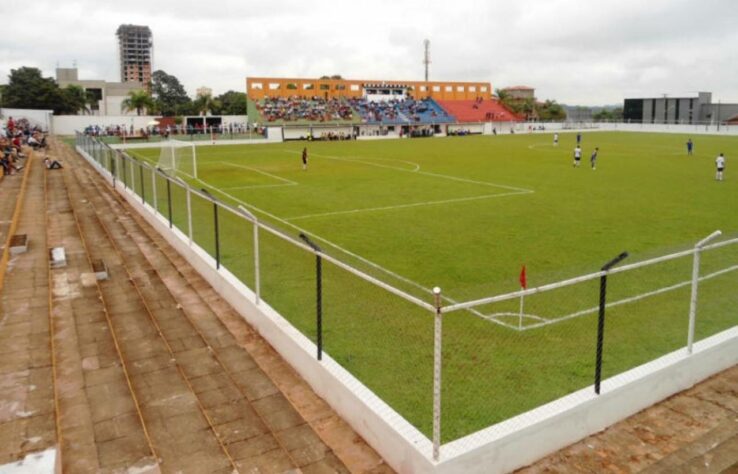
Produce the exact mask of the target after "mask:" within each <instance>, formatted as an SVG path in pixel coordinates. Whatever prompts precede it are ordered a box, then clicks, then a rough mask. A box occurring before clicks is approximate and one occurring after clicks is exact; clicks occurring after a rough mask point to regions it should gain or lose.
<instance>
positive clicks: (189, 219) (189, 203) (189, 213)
mask: <svg viewBox="0 0 738 474" xmlns="http://www.w3.org/2000/svg"><path fill="white" fill-rule="evenodd" d="M177 179H179V180H180V181H181V182H182V185H183V186H184V187H185V196H186V198H187V236H188V237H189V239H190V242H189V245H190V247H192V192H191V191H190V186H189V185H188V184H187V183H185V182H184V181H182V180H181V179H180V178H177Z"/></svg>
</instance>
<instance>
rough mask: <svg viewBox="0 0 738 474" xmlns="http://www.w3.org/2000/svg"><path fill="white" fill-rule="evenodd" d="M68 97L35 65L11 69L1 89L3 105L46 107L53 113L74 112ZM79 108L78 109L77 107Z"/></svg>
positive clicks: (21, 107) (25, 107)
mask: <svg viewBox="0 0 738 474" xmlns="http://www.w3.org/2000/svg"><path fill="white" fill-rule="evenodd" d="M67 99H68V97H67V96H66V95H65V94H64V93H63V92H62V90H61V89H60V88H59V85H58V84H57V83H56V81H54V79H52V78H50V77H43V76H42V75H41V70H40V69H38V68H35V67H25V66H24V67H21V68H18V69H11V70H10V75H9V76H8V84H7V86H6V87H5V89H4V90H3V107H14V108H19V109H46V110H49V109H50V110H53V111H54V113H55V114H64V113H75V112H76V110H74V106H70V104H69V103H68V100H67ZM77 110H79V109H77Z"/></svg>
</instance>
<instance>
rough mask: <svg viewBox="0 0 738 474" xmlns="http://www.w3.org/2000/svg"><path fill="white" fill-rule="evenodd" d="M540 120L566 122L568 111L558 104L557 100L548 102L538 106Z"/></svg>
mask: <svg viewBox="0 0 738 474" xmlns="http://www.w3.org/2000/svg"><path fill="white" fill-rule="evenodd" d="M536 109H537V114H538V118H539V119H541V120H564V119H565V118H566V111H565V110H564V108H563V107H562V106H561V104H557V103H556V101H555V100H547V101H546V102H544V103H542V104H536Z"/></svg>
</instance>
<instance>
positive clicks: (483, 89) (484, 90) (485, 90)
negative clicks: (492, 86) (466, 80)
mask: <svg viewBox="0 0 738 474" xmlns="http://www.w3.org/2000/svg"><path fill="white" fill-rule="evenodd" d="M479 90H480V91H482V92H487V86H482V87H480V88H479Z"/></svg>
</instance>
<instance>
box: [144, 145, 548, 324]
mask: <svg viewBox="0 0 738 474" xmlns="http://www.w3.org/2000/svg"><path fill="white" fill-rule="evenodd" d="M287 152H289V151H287ZM294 153H297V154H299V152H294ZM142 158H143V159H144V160H147V161H148V159H147V158H146V157H142ZM336 159H338V160H341V158H336ZM344 161H349V160H344ZM365 164H370V163H365ZM370 165H371V166H379V167H381V168H391V169H395V170H399V171H406V172H411V173H413V172H415V171H410V170H406V169H404V168H392V167H387V166H382V165H377V164H376V163H371V164H370ZM179 173H181V174H183V175H185V176H187V177H189V178H190V179H193V180H195V181H197V182H199V183H200V184H202V185H203V186H206V187H208V188H210V189H212V190H214V191H216V192H219V193H220V194H222V195H223V196H226V197H228V198H230V199H232V200H233V201H235V202H238V203H240V204H242V205H243V206H244V207H247V208H249V209H252V210H254V211H256V212H259V213H261V214H263V215H265V216H267V217H270V218H271V219H274V220H275V221H277V222H281V223H282V224H284V225H286V226H289V227H291V228H293V229H295V230H297V231H298V232H304V233H306V234H309V235H310V236H311V237H313V238H314V239H315V240H319V241H321V242H323V243H325V244H327V245H328V246H330V247H333V248H334V249H336V250H338V251H340V252H343V253H345V254H346V255H349V256H351V257H353V258H355V259H357V260H358V261H360V262H362V263H365V264H366V265H369V266H370V267H372V268H374V269H376V270H378V271H380V272H383V273H385V274H386V275H389V276H391V277H392V278H395V279H397V280H399V281H401V282H403V283H407V284H409V285H411V286H413V287H415V288H417V289H420V290H422V291H423V292H425V293H427V294H428V295H432V294H433V290H431V289H430V288H427V287H425V286H423V285H421V284H420V283H417V282H415V281H413V280H411V279H409V278H406V277H404V276H402V275H400V274H398V273H395V272H393V271H392V270H389V269H387V268H385V267H383V266H381V265H379V264H377V263H374V262H372V261H371V260H369V259H367V258H364V257H362V256H360V255H358V254H355V253H353V252H351V251H350V250H347V249H345V248H343V247H341V246H339V245H337V244H334V243H333V242H331V241H330V240H328V239H326V238H323V237H321V236H319V235H316V234H314V233H313V232H310V231H308V230H306V229H303V228H301V227H299V226H296V225H295V224H292V223H291V222H288V221H286V220H285V219H282V218H280V217H278V216H276V215H274V214H272V213H270V212H268V211H265V210H263V209H260V208H258V207H256V206H254V205H252V204H249V203H247V202H245V201H242V200H240V199H238V198H237V197H235V196H233V195H232V194H230V193H228V192H226V191H224V190H222V189H220V188H217V187H215V186H213V185H211V184H208V183H206V182H205V181H203V180H201V179H199V178H195V177H194V176H192V175H190V174H187V173H185V172H182V171H180V172H179ZM420 173H422V172H420ZM437 176H439V177H445V178H452V177H449V176H445V175H437ZM452 179H453V178H452ZM459 180H461V181H467V180H465V179H464V178H459ZM470 182H473V181H470ZM478 183H481V182H478ZM483 184H486V185H489V186H495V185H494V184H492V183H483ZM500 187H503V188H508V187H507V186H500ZM513 189H516V190H520V191H522V192H520V193H515V194H528V193H533V192H534V191H533V190H529V189H523V188H513ZM441 299H442V300H444V301H447V302H449V303H451V304H457V303H458V301H457V300H455V299H453V298H451V297H449V296H446V295H442V296H441ZM467 311H469V312H470V313H472V314H474V315H475V316H478V317H481V318H484V317H485V315H484V314H482V313H481V312H480V311H479V310H477V309H475V308H469V309H468V310H467ZM489 321H490V322H493V323H495V324H499V325H500V326H504V327H512V326H511V325H509V324H507V323H504V322H502V321H497V320H496V319H490V320H489ZM513 329H516V330H517V328H513Z"/></svg>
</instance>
